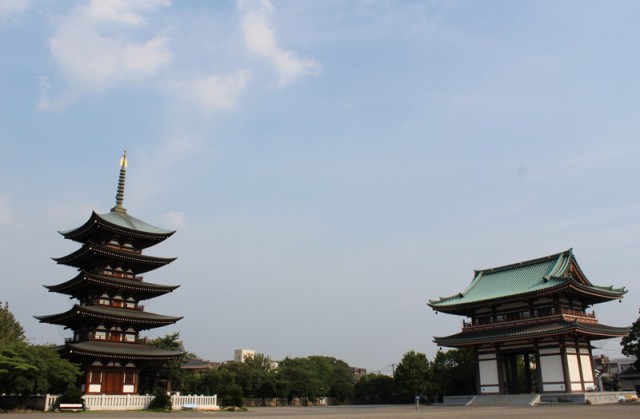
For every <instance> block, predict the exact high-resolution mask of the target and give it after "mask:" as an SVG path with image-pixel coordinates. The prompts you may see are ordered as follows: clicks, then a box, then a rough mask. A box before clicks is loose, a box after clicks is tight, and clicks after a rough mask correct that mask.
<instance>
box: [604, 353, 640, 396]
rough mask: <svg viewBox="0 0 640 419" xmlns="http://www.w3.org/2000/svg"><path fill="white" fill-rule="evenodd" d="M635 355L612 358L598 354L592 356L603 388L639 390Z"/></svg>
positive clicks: (638, 375)
mask: <svg viewBox="0 0 640 419" xmlns="http://www.w3.org/2000/svg"><path fill="white" fill-rule="evenodd" d="M635 362H636V358H635V357H627V358H613V359H610V358H609V357H608V356H605V355H599V356H594V357H593V367H594V368H595V370H596V371H597V374H598V376H599V377H601V378H599V379H600V380H602V383H603V388H604V390H631V391H639V390H640V373H639V372H638V370H637V369H636V368H635V366H634V363H635Z"/></svg>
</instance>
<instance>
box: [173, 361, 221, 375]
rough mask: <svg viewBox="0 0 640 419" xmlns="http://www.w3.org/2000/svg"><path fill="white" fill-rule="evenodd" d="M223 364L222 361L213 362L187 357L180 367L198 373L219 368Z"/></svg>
mask: <svg viewBox="0 0 640 419" xmlns="http://www.w3.org/2000/svg"><path fill="white" fill-rule="evenodd" d="M220 365H222V363H221V362H212V361H207V360H204V359H200V358H187V359H186V360H185V361H184V363H183V364H182V366H181V367H180V368H181V369H182V370H183V371H187V372H192V373H197V372H204V371H207V370H210V369H218V368H220Z"/></svg>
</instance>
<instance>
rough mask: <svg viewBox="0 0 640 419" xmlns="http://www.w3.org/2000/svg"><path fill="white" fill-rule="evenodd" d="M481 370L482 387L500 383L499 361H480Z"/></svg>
mask: <svg viewBox="0 0 640 419" xmlns="http://www.w3.org/2000/svg"><path fill="white" fill-rule="evenodd" d="M478 365H479V370H480V387H483V386H492V385H493V386H494V385H496V384H498V362H497V361H495V360H491V361H479V362H478Z"/></svg>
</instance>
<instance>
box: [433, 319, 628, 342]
mask: <svg viewBox="0 0 640 419" xmlns="http://www.w3.org/2000/svg"><path fill="white" fill-rule="evenodd" d="M628 333H629V327H614V326H607V325H603V324H599V323H590V322H583V321H579V320H573V321H569V320H559V321H554V322H549V323H537V324H525V325H514V326H511V327H508V326H507V327H499V328H465V329H463V330H462V332H460V333H456V334H455V335H451V336H446V337H435V338H434V342H435V343H436V344H437V345H440V346H446V347H458V348H462V347H466V346H473V345H479V344H488V343H504V342H509V341H520V340H530V339H541V338H545V337H558V336H575V335H583V336H586V337H588V338H589V339H591V340H598V339H609V338H616V337H622V336H625V335H627V334H628Z"/></svg>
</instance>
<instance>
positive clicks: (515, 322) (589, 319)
mask: <svg viewBox="0 0 640 419" xmlns="http://www.w3.org/2000/svg"><path fill="white" fill-rule="evenodd" d="M561 319H565V320H569V321H573V320H577V321H580V322H585V323H598V320H597V319H596V315H595V313H587V312H585V311H582V310H571V309H567V308H562V309H561V310H560V312H559V313H557V312H555V310H554V311H551V312H550V313H544V314H538V315H531V313H530V312H528V311H527V312H521V313H517V316H513V315H512V316H508V315H507V316H505V315H500V318H499V319H497V320H496V319H493V318H487V317H485V318H483V321H481V322H480V321H478V319H477V318H476V319H475V320H474V321H473V322H468V321H465V320H463V321H462V327H463V328H464V329H473V330H482V329H493V328H495V327H513V326H525V325H532V324H537V323H547V322H550V321H555V320H561Z"/></svg>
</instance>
